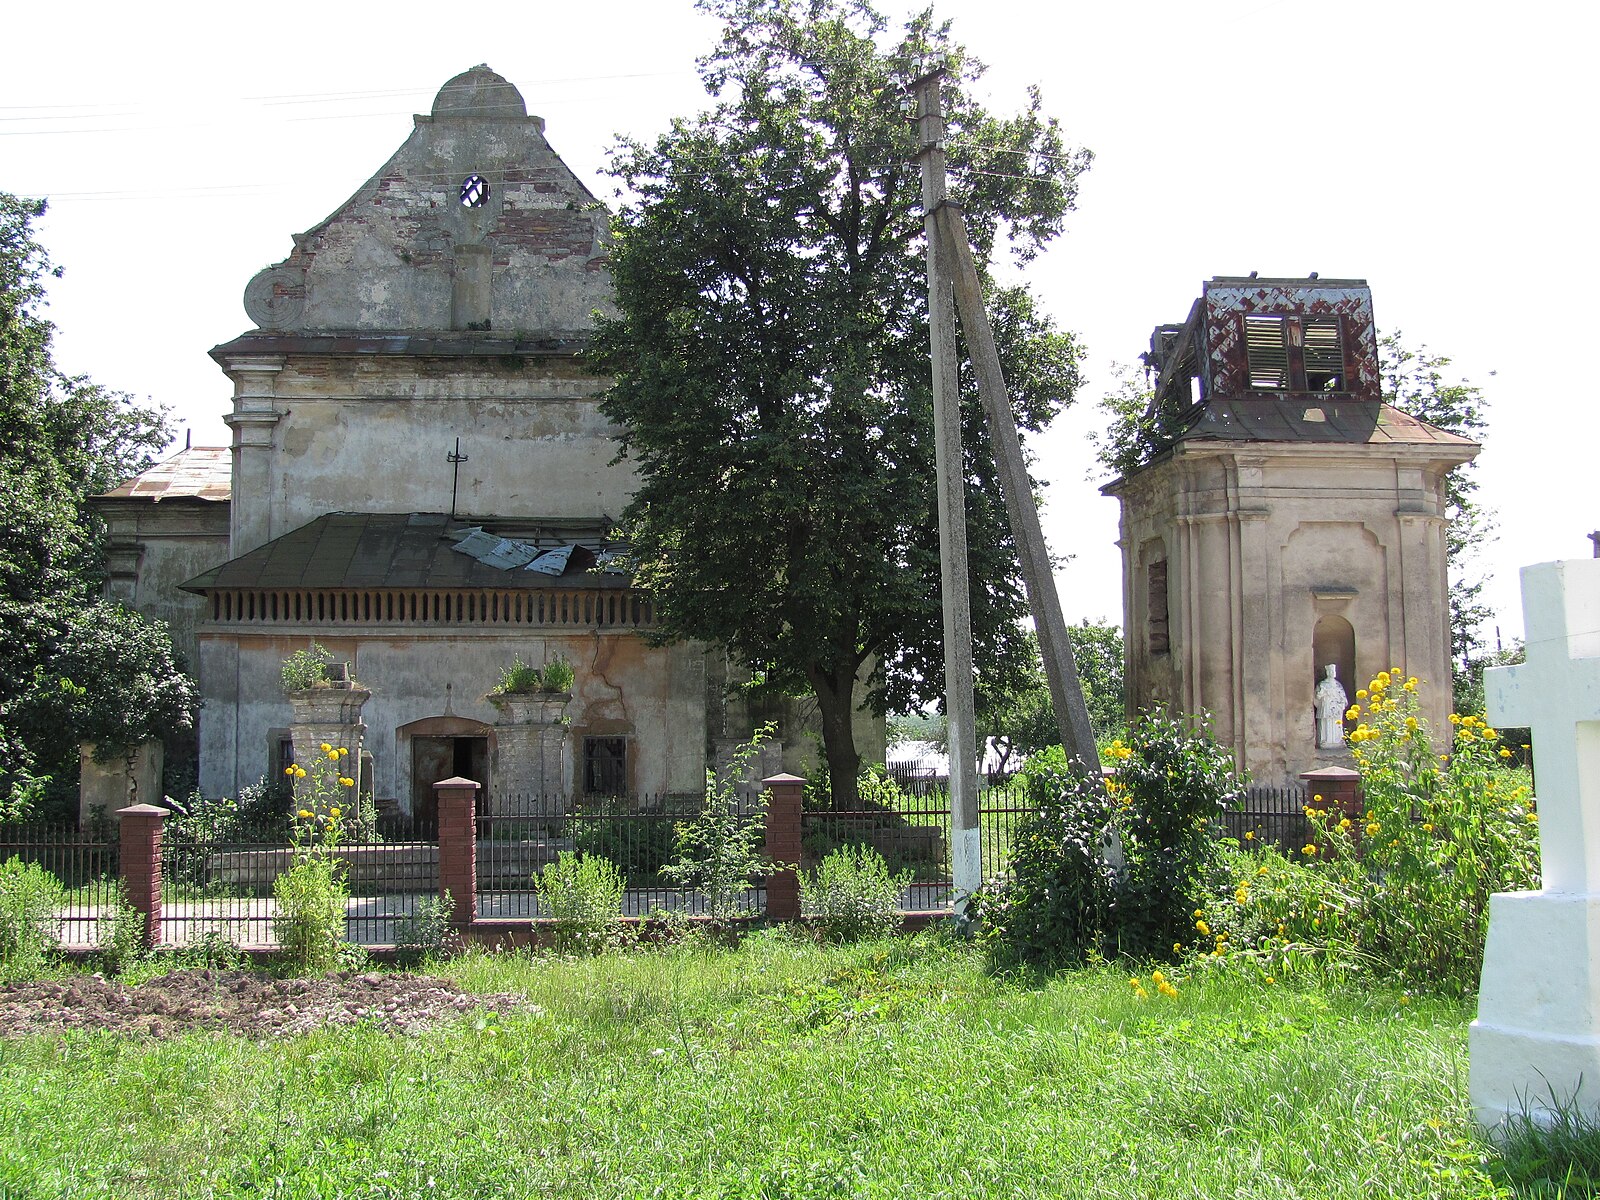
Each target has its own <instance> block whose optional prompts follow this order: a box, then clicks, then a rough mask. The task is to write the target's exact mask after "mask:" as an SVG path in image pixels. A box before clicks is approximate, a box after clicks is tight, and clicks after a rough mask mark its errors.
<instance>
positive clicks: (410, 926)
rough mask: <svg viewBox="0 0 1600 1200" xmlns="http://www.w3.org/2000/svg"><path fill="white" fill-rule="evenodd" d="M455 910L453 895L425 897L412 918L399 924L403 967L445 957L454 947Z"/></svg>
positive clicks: (396, 933) (397, 952)
mask: <svg viewBox="0 0 1600 1200" xmlns="http://www.w3.org/2000/svg"><path fill="white" fill-rule="evenodd" d="M455 908H456V902H455V897H453V896H451V895H450V894H449V893H446V894H445V895H443V896H424V897H423V898H422V899H420V900H418V901H417V905H416V907H415V908H414V909H412V910H411V914H410V916H408V917H406V918H404V919H403V920H401V921H398V922H396V923H395V927H394V949H395V958H396V960H397V961H398V962H399V963H400V965H401V966H403V967H410V966H415V965H416V964H418V963H420V962H423V961H424V960H426V959H429V958H439V957H441V956H442V955H443V954H444V952H445V950H446V949H447V948H448V947H449V944H450V918H451V916H452V915H453V914H454V913H455Z"/></svg>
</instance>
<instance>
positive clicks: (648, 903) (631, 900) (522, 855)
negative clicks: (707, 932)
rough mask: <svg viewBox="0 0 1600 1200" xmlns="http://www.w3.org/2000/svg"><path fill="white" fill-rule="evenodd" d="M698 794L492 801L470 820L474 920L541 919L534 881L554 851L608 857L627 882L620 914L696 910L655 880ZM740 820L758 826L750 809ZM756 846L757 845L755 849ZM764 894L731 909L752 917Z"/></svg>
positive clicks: (694, 810) (697, 904)
mask: <svg viewBox="0 0 1600 1200" xmlns="http://www.w3.org/2000/svg"><path fill="white" fill-rule="evenodd" d="M704 803H705V801H704V799H703V797H700V796H672V795H657V796H648V795H647V796H606V797H585V798H582V799H579V800H576V801H574V800H569V799H567V798H565V797H562V796H543V795H503V794H502V795H496V796H495V797H494V799H493V801H492V807H491V809H490V811H489V812H488V813H485V814H481V815H480V816H479V817H478V851H477V863H478V916H479V917H480V918H482V919H484V920H498V919H518V918H522V919H526V918H530V917H538V916H545V915H547V914H546V913H545V912H544V911H543V909H542V908H541V907H540V902H539V898H538V894H537V892H536V891H535V889H534V876H535V875H536V874H538V873H539V872H541V871H543V870H544V868H545V867H546V866H547V865H548V864H550V863H553V862H555V861H556V859H557V858H558V857H559V855H560V854H561V852H562V851H572V852H576V853H579V854H586V855H596V856H599V857H602V858H605V859H608V860H609V861H610V862H611V863H612V864H613V865H615V866H616V867H617V869H618V870H619V871H621V872H622V875H623V877H624V879H625V880H626V882H627V890H626V892H625V893H624V894H623V911H624V913H625V914H626V915H628V916H644V915H647V914H648V913H650V912H651V911H653V910H656V909H667V910H675V911H680V912H685V913H699V912H704V911H705V908H706V897H705V896H704V895H702V894H700V893H699V892H696V891H694V890H693V889H690V888H687V887H685V886H683V884H681V883H680V882H678V881H675V880H671V879H668V878H666V877H665V876H663V875H662V873H661V869H662V868H663V867H665V866H667V865H668V864H669V863H672V862H674V861H676V859H677V857H678V855H677V842H678V831H679V829H680V827H686V826H688V825H689V824H691V823H692V822H693V821H694V820H695V819H696V818H698V817H699V816H700V815H701V813H702V812H703V807H704ZM745 819H747V820H748V821H752V822H759V820H760V817H759V815H758V814H757V813H756V812H755V811H754V810H753V809H752V810H750V811H749V812H747V813H746V815H745ZM758 848H759V844H758ZM765 892H766V888H765V887H764V886H760V885H752V886H750V887H748V888H746V889H744V891H743V895H742V896H740V897H739V899H738V906H739V907H740V909H741V910H743V911H746V912H752V913H757V912H760V911H762V909H763V907H764V906H765V899H766V897H765Z"/></svg>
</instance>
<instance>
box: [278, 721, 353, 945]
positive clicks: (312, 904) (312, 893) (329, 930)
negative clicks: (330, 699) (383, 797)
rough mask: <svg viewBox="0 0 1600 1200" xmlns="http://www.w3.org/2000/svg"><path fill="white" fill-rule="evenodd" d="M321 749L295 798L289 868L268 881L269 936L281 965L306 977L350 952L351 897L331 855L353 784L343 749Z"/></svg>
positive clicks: (299, 776)
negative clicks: (273, 908)
mask: <svg viewBox="0 0 1600 1200" xmlns="http://www.w3.org/2000/svg"><path fill="white" fill-rule="evenodd" d="M321 749H322V753H321V754H320V755H319V756H318V757H317V759H316V760H315V762H313V763H312V767H311V771H310V772H309V777H310V779H311V782H310V784H305V785H303V786H302V788H301V791H300V794H299V795H298V796H297V797H296V802H297V803H298V804H299V808H298V809H297V810H296V812H295V821H294V825H293V826H292V828H291V832H290V837H291V839H292V841H293V843H294V851H293V854H294V865H293V866H291V867H290V868H289V869H288V870H287V871H284V872H283V873H282V874H280V875H279V876H278V877H277V878H276V879H274V880H273V881H272V895H273V898H274V899H275V900H276V901H277V909H276V912H275V914H274V916H273V919H272V931H273V933H274V934H275V935H276V937H277V939H278V944H279V945H280V946H281V947H282V956H283V960H284V962H285V964H286V965H287V966H289V967H290V968H291V969H292V970H297V971H303V972H307V973H315V972H319V971H330V970H332V969H333V968H334V967H336V966H338V965H339V963H340V962H341V961H343V960H344V959H345V958H346V957H347V955H348V953H349V952H348V951H347V949H346V946H345V941H344V935H345V925H346V909H347V907H348V905H349V901H350V892H349V889H348V888H347V887H346V886H345V878H344V877H345V867H344V864H343V863H342V862H340V861H339V859H338V856H337V855H336V853H335V851H336V850H337V849H338V847H339V840H340V837H341V835H342V833H343V831H344V824H345V819H346V815H347V813H348V810H349V806H350V804H351V802H352V792H353V789H354V787H355V780H354V779H352V778H351V777H350V776H348V775H346V774H345V773H344V763H345V761H346V760H347V759H348V757H349V754H350V751H349V750H348V749H346V748H345V747H343V746H330V745H329V744H327V743H326V742H324V743H323V744H322V747H321ZM286 774H288V775H289V776H290V777H292V778H294V779H296V780H301V781H303V780H305V779H306V778H307V775H308V772H307V771H306V769H305V768H304V767H303V766H299V765H295V766H291V767H289V768H288V769H287V771H286Z"/></svg>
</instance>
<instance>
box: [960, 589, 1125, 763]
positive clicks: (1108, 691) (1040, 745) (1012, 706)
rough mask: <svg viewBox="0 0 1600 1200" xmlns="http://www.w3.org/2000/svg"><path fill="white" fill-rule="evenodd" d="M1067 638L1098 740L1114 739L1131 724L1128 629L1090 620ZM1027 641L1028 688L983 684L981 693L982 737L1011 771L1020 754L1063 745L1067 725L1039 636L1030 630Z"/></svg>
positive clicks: (1071, 630) (1025, 682)
mask: <svg viewBox="0 0 1600 1200" xmlns="http://www.w3.org/2000/svg"><path fill="white" fill-rule="evenodd" d="M1067 637H1068V638H1069V639H1070V640H1071V642H1072V657H1073V660H1074V662H1075V663H1076V665H1077V668H1078V680H1079V682H1080V683H1081V684H1082V685H1083V699H1084V703H1085V704H1086V705H1087V706H1088V709H1089V721H1090V723H1091V724H1092V725H1093V726H1094V733H1095V736H1096V737H1097V738H1100V739H1102V740H1103V739H1105V738H1109V737H1111V736H1112V735H1113V734H1115V733H1117V732H1118V731H1120V730H1121V729H1122V728H1123V727H1124V726H1125V725H1126V724H1127V717H1126V715H1125V713H1124V711H1123V709H1124V699H1123V697H1124V689H1123V675H1122V666H1123V662H1122V629H1121V628H1120V627H1119V626H1116V625H1112V624H1110V623H1109V622H1104V621H1100V622H1091V621H1090V620H1088V619H1087V618H1085V619H1083V620H1082V621H1080V622H1079V623H1078V624H1076V625H1069V626H1067ZM1027 640H1028V647H1029V650H1030V652H1031V660H1030V663H1029V670H1028V674H1027V676H1026V677H1025V678H1024V680H1023V683H1022V686H1021V687H1015V686H1013V688H1012V689H1011V690H1009V691H998V690H996V689H992V688H990V687H987V686H982V685H981V684H980V686H979V688H978V691H977V700H978V735H979V738H980V740H983V739H986V740H987V741H988V742H989V744H991V745H992V746H993V747H994V749H995V752H996V754H997V755H998V756H999V768H998V769H999V770H1000V771H1001V772H1004V771H1006V770H1007V769H1008V768H1009V767H1010V764H1011V759H1012V756H1013V755H1015V754H1025V755H1032V754H1037V753H1038V752H1039V751H1040V750H1043V749H1045V748H1046V747H1048V746H1059V745H1060V744H1061V727H1060V725H1059V724H1057V722H1056V714H1055V706H1054V705H1053V704H1052V703H1051V700H1050V686H1049V683H1048V682H1047V681H1046V679H1045V675H1044V663H1043V661H1042V660H1041V658H1040V656H1039V638H1038V635H1037V634H1035V633H1032V632H1030V633H1028V635H1027Z"/></svg>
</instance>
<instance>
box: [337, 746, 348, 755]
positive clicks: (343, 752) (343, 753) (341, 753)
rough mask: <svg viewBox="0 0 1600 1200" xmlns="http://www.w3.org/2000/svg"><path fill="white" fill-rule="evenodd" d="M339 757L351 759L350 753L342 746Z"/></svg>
mask: <svg viewBox="0 0 1600 1200" xmlns="http://www.w3.org/2000/svg"><path fill="white" fill-rule="evenodd" d="M339 757H340V758H349V757H350V751H349V750H347V749H345V747H343V746H340V747H339Z"/></svg>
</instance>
